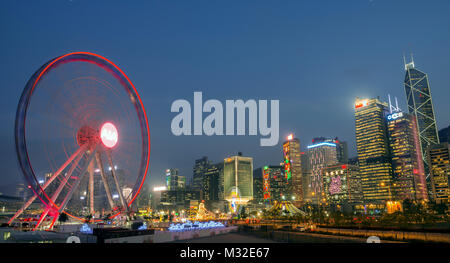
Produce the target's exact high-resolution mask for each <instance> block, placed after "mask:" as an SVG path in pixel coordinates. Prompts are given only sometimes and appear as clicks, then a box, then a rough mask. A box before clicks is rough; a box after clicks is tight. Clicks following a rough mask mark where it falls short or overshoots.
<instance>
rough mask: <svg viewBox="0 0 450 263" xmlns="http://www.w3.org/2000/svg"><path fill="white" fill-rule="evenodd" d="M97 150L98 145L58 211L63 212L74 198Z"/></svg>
mask: <svg viewBox="0 0 450 263" xmlns="http://www.w3.org/2000/svg"><path fill="white" fill-rule="evenodd" d="M96 152H97V146H96V147H95V148H94V150H92V153H91V154H90V155H89V157H88V158H87V159H88V160H87V162H86V164H85V165H84V167H83V169H82V170H81V173H80V176H79V178H78V179H77V180H76V181H75V182H74V184H73V185H72V188H70V191H69V193H67V195H66V197H65V198H64V200H63V202H62V204H61V205H60V206H59V209H58V213H59V214H61V213H62V211H63V210H64V208H66V205H67V203H68V202H69V200H70V198H72V195H73V193H74V192H75V190H76V189H77V188H78V185H80V182H81V180H82V179H83V177H84V175H85V174H86V172H87V169H88V167H89V164H90V163H91V162H92V161H93V160H94V156H95V153H96Z"/></svg>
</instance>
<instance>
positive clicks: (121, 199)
mask: <svg viewBox="0 0 450 263" xmlns="http://www.w3.org/2000/svg"><path fill="white" fill-rule="evenodd" d="M106 157H107V158H108V163H109V166H110V167H111V175H112V177H113V179H114V184H115V185H116V189H117V192H119V198H120V203H121V204H122V207H123V209H125V211H128V206H127V204H126V203H125V198H123V193H122V189H121V188H120V186H119V180H118V179H117V176H116V169H115V168H114V164H113V161H112V156H111V151H109V150H106Z"/></svg>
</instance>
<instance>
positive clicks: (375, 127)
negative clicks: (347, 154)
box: [355, 98, 392, 202]
mask: <svg viewBox="0 0 450 263" xmlns="http://www.w3.org/2000/svg"><path fill="white" fill-rule="evenodd" d="M386 114H387V103H385V102H381V101H380V100H379V99H360V98H356V101H355V128H356V132H355V133H356V148H357V152H358V162H359V168H360V169H359V171H360V174H361V186H362V190H363V194H364V199H365V200H366V201H369V202H372V201H375V202H377V201H385V200H389V199H391V198H392V192H391V184H392V166H391V160H390V156H389V141H388V136H387V130H386V122H385V115H386Z"/></svg>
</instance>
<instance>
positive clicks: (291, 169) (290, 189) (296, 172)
mask: <svg viewBox="0 0 450 263" xmlns="http://www.w3.org/2000/svg"><path fill="white" fill-rule="evenodd" d="M283 166H284V173H285V178H286V184H287V191H286V195H287V196H286V198H287V199H289V200H292V202H293V203H294V205H297V206H299V205H301V204H302V203H303V186H302V160H301V152H300V140H299V139H297V138H294V136H293V135H292V134H290V135H289V136H288V137H287V141H285V142H284V143H283Z"/></svg>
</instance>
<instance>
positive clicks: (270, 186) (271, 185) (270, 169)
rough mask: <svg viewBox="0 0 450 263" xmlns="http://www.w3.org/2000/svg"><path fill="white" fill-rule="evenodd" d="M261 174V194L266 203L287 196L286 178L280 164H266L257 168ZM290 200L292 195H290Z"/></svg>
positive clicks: (280, 199) (281, 199)
mask: <svg viewBox="0 0 450 263" xmlns="http://www.w3.org/2000/svg"><path fill="white" fill-rule="evenodd" d="M255 171H257V172H258V173H259V172H261V175H262V186H263V188H262V194H263V199H264V202H265V203H266V204H271V203H273V201H283V200H286V199H287V198H288V194H287V191H288V188H287V180H286V176H285V172H284V166H282V165H267V166H264V167H262V168H260V169H258V170H255ZM291 200H292V197H291Z"/></svg>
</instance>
